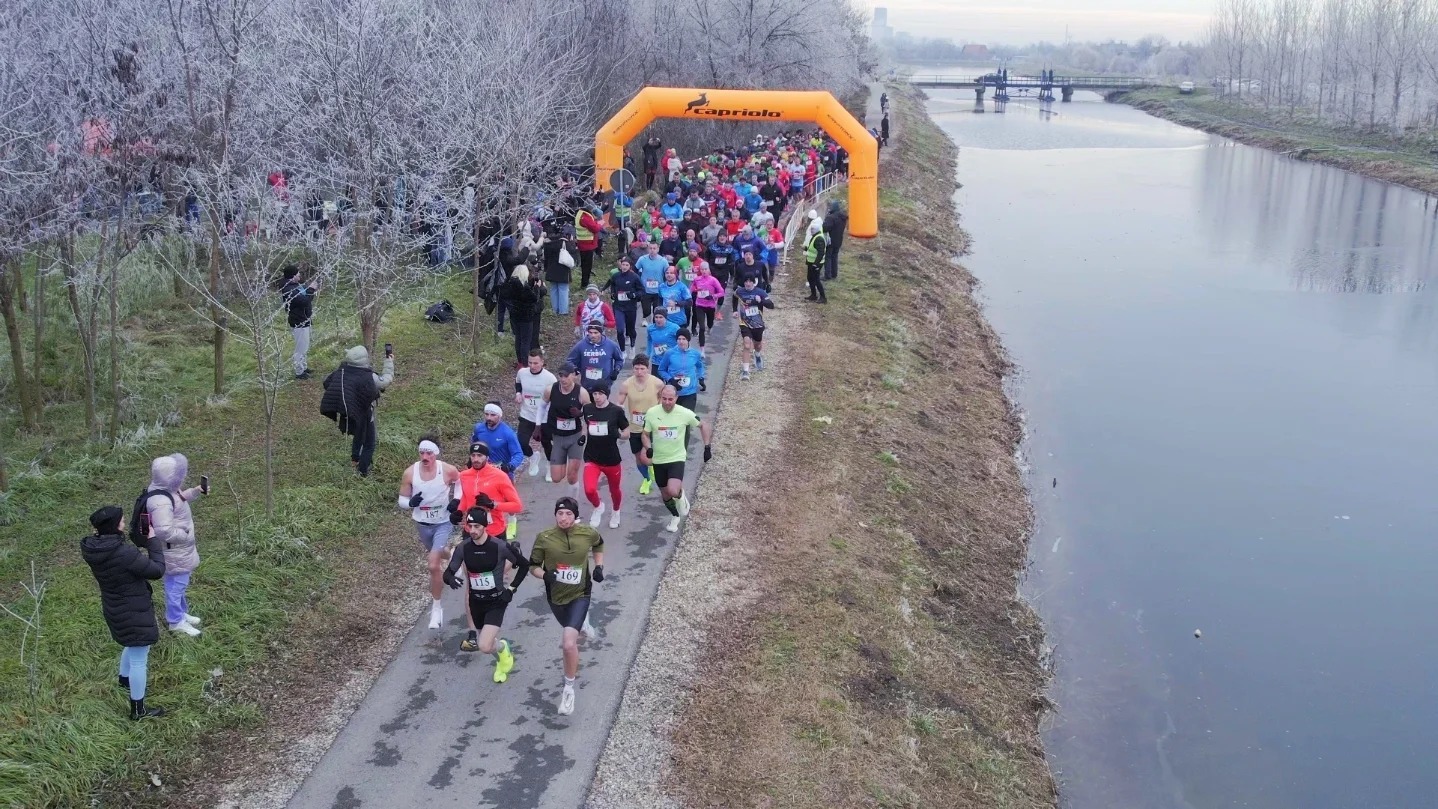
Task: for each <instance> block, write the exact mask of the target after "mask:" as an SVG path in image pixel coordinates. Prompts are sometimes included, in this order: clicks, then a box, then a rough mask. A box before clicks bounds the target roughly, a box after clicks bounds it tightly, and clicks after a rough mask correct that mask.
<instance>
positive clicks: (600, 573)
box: [593, 565, 604, 581]
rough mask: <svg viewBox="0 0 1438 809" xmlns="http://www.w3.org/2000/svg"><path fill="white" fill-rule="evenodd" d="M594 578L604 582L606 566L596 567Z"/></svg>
mask: <svg viewBox="0 0 1438 809" xmlns="http://www.w3.org/2000/svg"><path fill="white" fill-rule="evenodd" d="M593 578H594V580H595V581H604V565H595V566H594V574H593Z"/></svg>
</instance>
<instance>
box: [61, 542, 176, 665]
mask: <svg viewBox="0 0 1438 809" xmlns="http://www.w3.org/2000/svg"><path fill="white" fill-rule="evenodd" d="M148 542H149V545H148V547H145V548H137V547H135V546H134V545H133V544H131V543H130V541H129V540H127V539H125V537H124V536H123V535H121V534H105V535H103V536H88V537H85V538H84V539H82V540H80V555H81V556H82V557H83V558H84V559H85V563H86V564H88V565H89V566H90V572H92V573H94V574H95V581H97V582H99V584H100V609H101V611H102V612H103V613H104V615H105V623H106V624H107V625H109V627H110V637H112V638H114V639H115V642H116V643H118V644H120V645H121V646H149V645H150V644H152V643H154V642H155V641H157V640H159V639H160V626H159V624H157V623H156V622H155V600H154V595H153V592H154V591H153V590H152V589H151V588H150V580H152V579H158V578H160V577H161V576H163V575H165V543H163V542H157V541H155V540H148Z"/></svg>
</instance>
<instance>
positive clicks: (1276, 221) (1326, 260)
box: [1202, 138, 1438, 293]
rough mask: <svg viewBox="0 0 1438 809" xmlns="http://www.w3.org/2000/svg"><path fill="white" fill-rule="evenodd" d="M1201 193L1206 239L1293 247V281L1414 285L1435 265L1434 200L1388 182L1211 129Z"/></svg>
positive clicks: (1270, 250)
mask: <svg viewBox="0 0 1438 809" xmlns="http://www.w3.org/2000/svg"><path fill="white" fill-rule="evenodd" d="M1203 200H1204V204H1203V209H1202V211H1203V214H1204V216H1203V224H1204V235H1205V236H1206V237H1207V238H1208V239H1211V240H1213V241H1215V242H1217V243H1219V244H1221V245H1224V246H1226V247H1230V248H1233V249H1242V250H1249V249H1253V248H1257V249H1258V250H1259V251H1260V254H1261V255H1274V254H1275V253H1276V252H1277V251H1291V263H1290V267H1291V271H1292V275H1293V281H1294V286H1295V287H1296V288H1298V289H1301V290H1306V291H1315V292H1369V293H1389V292H1418V291H1420V290H1422V289H1423V287H1424V285H1425V283H1426V282H1427V280H1428V278H1429V276H1430V275H1431V274H1432V273H1433V271H1434V266H1433V262H1432V261H1431V257H1432V256H1434V255H1435V254H1438V253H1435V251H1438V205H1435V204H1434V202H1428V201H1426V200H1425V198H1424V197H1423V196H1422V195H1419V194H1416V193H1414V192H1412V191H1407V190H1405V189H1402V188H1399V187H1397V186H1393V185H1389V184H1388V183H1381V182H1378V181H1376V180H1370V179H1367V178H1365V177H1361V176H1359V175H1357V174H1351V173H1349V172H1344V171H1332V170H1315V169H1314V167H1313V166H1312V165H1310V164H1306V163H1299V162H1297V161H1293V160H1289V159H1287V158H1285V157H1282V156H1280V155H1278V154H1275V153H1273V152H1268V151H1264V150H1261V149H1251V148H1248V147H1245V146H1241V145H1239V144H1236V143H1233V142H1231V141H1225V140H1222V139H1219V138H1214V139H1213V142H1212V143H1211V144H1210V145H1209V147H1208V148H1207V149H1205V150H1204V170H1203Z"/></svg>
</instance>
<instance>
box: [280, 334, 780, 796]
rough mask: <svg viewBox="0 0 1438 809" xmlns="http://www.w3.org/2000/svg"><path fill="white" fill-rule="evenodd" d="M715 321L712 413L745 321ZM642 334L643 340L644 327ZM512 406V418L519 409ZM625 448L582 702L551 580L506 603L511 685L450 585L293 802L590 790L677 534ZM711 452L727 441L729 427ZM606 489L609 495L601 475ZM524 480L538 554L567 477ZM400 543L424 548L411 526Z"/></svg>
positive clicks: (697, 444)
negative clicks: (467, 646)
mask: <svg viewBox="0 0 1438 809" xmlns="http://www.w3.org/2000/svg"><path fill="white" fill-rule="evenodd" d="M715 326H716V328H715V332H716V334H713V335H711V336H710V340H709V352H710V366H709V368H708V369H707V376H708V386H709V390H708V392H705V393H700V394H699V405H698V410H699V414H700V416H701V417H705V416H707V417H712V416H713V415H714V413H715V410H716V408H717V406H718V402H719V397H720V395H721V393H722V389H723V385H724V381H725V378H726V377H727V376H728V373H727V371H728V363H729V360H730V357H731V355H732V350H733V347H734V345H735V344H736V343H737V342H738V326H737V320H736V319H735V318H733V317H732V316H730V315H729V314H728V312H727V310H726V311H725V319H724V321H723V322H722V323H717V324H715ZM639 339H640V344H641V346H642V345H643V342H644V330H643V329H642V328H641V329H639ZM696 345H697V343H696ZM554 356H555V357H556V360H555V361H554V362H551V365H552V366H557V365H559V364H560V361H559V360H558V354H557V352H556V353H555V355H554ZM627 373H628V372H627V371H626V372H625V375H627ZM622 378H623V377H622V376H621V379H622ZM762 379H763V376H762V373H761V374H756V379H755V382H756V383H760V384H762V382H760V380H762ZM746 384H747V383H746ZM616 390H617V388H616ZM505 416H506V420H507V421H508V422H510V424H511V425H512V424H514V422H515V414H514V413H511V412H510V408H509V407H506V408H505ZM695 432H697V430H696V431H695ZM621 447H622V450H621V451H622V453H623V455H624V459H625V463H624V480H623V490H624V503H623V509H622V514H623V524H622V525H621V527H619V528H617V529H611V528H609V527H608V519H609V515H608V513H606V514H605V517H604V520H605V521H604V522H603V523H601V524H600V528H599V531H600V533H601V534H602V535H603V537H604V573H605V579H604V581H603V582H602V583H598V584H595V585H594V590H593V601H592V606H591V609H590V613H589V614H590V621H591V622H592V623H593V624H594V625H595V626H596V627H597V628H598V630H599V633H600V636H599V638H598V639H597V640H596V641H593V642H590V641H586V640H584V639H583V638H582V637H581V640H580V671H579V680H578V686H577V689H576V690H577V696H576V701H575V709H574V713H573V714H572V715H570V716H560V715H559V714H558V712H557V710H556V708H557V705H558V701H559V692H560V686H561V684H562V682H563V671H562V669H561V663H560V651H559V637H560V630H559V625H558V624H557V623H556V622H555V620H554V618H553V616H552V615H551V614H550V611H549V606H548V604H547V603H546V601H545V598H544V586H543V584H542V583H541V582H539V581H538V580H537V579H528V580H526V582H525V583H524V584H523V585H522V586H521V587H520V589H519V592H518V594H517V595H516V596H515V599H514V602H513V603H512V604H511V606H510V608H509V610H508V612H507V614H506V615H505V626H504V628H503V630H502V632H501V636H502V637H505V638H508V639H509V640H510V642H511V644H512V647H513V650H514V655H515V666H514V670H513V671H512V672H511V673H510V675H509V680H508V682H505V683H503V684H498V683H495V682H493V680H492V679H491V677H492V675H493V671H494V669H493V657H492V656H491V655H487V654H483V653H481V652H472V653H471V652H462V651H460V649H459V644H460V641H462V640H463V639H464V637H465V632H466V625H465V610H466V608H467V606H466V600H465V595H464V591H463V590H450V589H448V588H446V590H445V594H444V619H445V620H444V628H443V629H440V630H433V629H429V628H428V624H429V605H428V603H426V605H425V607H424V610H423V613H422V614H421V615H420V616H418V617H417V619H416V622H415V626H414V628H413V629H412V630H410V633H409V635H408V636H407V637H406V638H405V640H404V643H403V644H402V645H401V646H400V649H399V652H398V653H397V654H396V656H395V659H394V660H392V661H391V662H390V664H389V665H388V666H387V667H386V668H385V670H384V672H383V673H382V674H381V675H380V677H379V679H378V680H377V681H376V682H375V684H374V686H373V687H372V688H371V689H370V691H369V693H368V694H366V695H365V698H364V700H363V701H362V702H361V703H360V705H359V707H358V708H357V709H356V710H355V712H354V715H353V716H351V717H350V720H349V722H348V724H346V726H345V727H344V729H342V730H341V731H340V733H339V735H338V737H337V738H336V739H335V742H334V744H333V745H332V746H331V747H330V749H329V751H328V752H327V753H326V754H325V756H324V758H323V759H321V760H320V762H319V763H318V764H317V765H316V766H315V768H314V769H313V770H312V771H311V772H310V774H309V776H308V777H306V778H305V781H304V783H303V784H302V785H301V786H300V788H299V790H298V791H297V792H296V793H295V795H294V796H293V797H292V798H291V799H290V801H289V804H288V805H289V806H290V807H293V808H294V809H313V808H314V807H333V809H360V807H373V808H374V809H380V808H381V807H383V808H384V809H391V807H449V806H454V807H461V806H462V807H466V809H469V808H471V807H487V806H503V807H506V809H527V808H528V807H536V808H542V809H551V808H553V809H559V807H563V808H564V809H574V807H579V806H580V805H581V804H582V803H583V802H584V798H585V794H586V793H587V792H588V789H589V784H590V782H591V781H592V780H593V777H594V771H595V767H596V766H597V764H598V760H599V755H600V753H601V752H602V751H603V750H604V743H605V740H606V739H607V738H608V736H609V729H610V726H611V725H612V724H613V720H614V716H615V713H616V712H617V711H618V709H619V703H620V698H621V696H622V694H623V693H624V685H625V681H626V680H627V679H628V676H629V669H630V664H631V663H632V662H633V660H634V656H635V655H636V654H637V653H638V651H639V645H640V642H641V641H642V640H643V638H644V632H645V627H646V625H647V624H648V620H649V606H650V603H651V602H652V601H653V599H654V594H655V592H656V591H657V590H658V587H659V580H660V577H661V575H662V574H663V572H664V567H665V565H666V564H667V563H668V561H669V557H670V556H671V554H672V553H673V551H674V547H675V544H676V542H677V541H678V537H679V535H678V534H670V533H667V532H665V531H664V523H665V522H666V521H667V520H668V519H669V513H668V511H666V510H665V508H664V504H663V502H662V501H661V500H660V498H659V494H658V487H655V490H654V492H652V493H651V494H649V495H648V496H641V495H639V494H638V493H637V492H638V488H639V483H640V480H639V474H638V472H637V471H635V469H634V466H633V463H632V460H631V459H630V457H629V451H628V449H627V442H622V443H621ZM536 451H539V450H537V449H536ZM714 451H715V452H716V453H722V452H723V451H724V434H723V433H722V432H720V433H719V434H718V438H717V440H716V441H715V442H714ZM702 452H703V442H702V441H701V440H700V437H699V436H697V435H696V436H694V437H693V439H692V441H691V443H690V460H689V463H688V465H687V467H686V469H685V484H686V487H687V490H688V492H689V496H690V499H691V501H692V500H695V499H696V496H695V480H696V478H697V477H698V474H699V471H700V468H701V467H702V466H703V463H702V460H701V458H702ZM451 460H453V459H451ZM395 487H396V489H398V487H399V481H398V480H396V481H395ZM599 488H600V496H601V498H602V499H603V501H604V502H605V504H606V507H607V505H608V490H607V488H606V486H605V483H604V480H603V478H601V479H600V486H599ZM518 489H519V494H520V497H521V498H522V499H523V500H524V504H525V511H524V512H523V514H522V516H521V519H520V523H519V526H520V528H519V541H520V544H521V545H523V547H524V550H525V552H526V553H528V552H529V549H530V548H531V547H533V545H534V537H535V535H536V534H537V533H538V532H539V531H542V530H544V529H545V528H548V527H550V526H552V525H553V524H554V514H553V509H554V501H555V499H557V498H558V497H561V496H563V495H565V494H568V493H569V487H568V485H567V484H560V483H545V482H544V477H543V476H539V477H529V476H528V474H524V473H521V476H520V478H519V480H518ZM581 506H582V511H583V514H582V515H581V516H580V519H583V520H587V519H588V518H589V514H590V508H589V504H588V502H586V501H583V500H582V499H581ZM682 530H683V527H682V526H681V531H682ZM394 541H395V542H405V543H409V544H411V545H414V547H415V551H416V553H418V552H419V546H418V545H417V544H416V543H415V539H414V537H413V536H397V537H395V538H394Z"/></svg>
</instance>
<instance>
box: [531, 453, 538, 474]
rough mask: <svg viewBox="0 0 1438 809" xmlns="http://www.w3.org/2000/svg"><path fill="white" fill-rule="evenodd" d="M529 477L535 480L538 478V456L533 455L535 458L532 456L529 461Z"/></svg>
mask: <svg viewBox="0 0 1438 809" xmlns="http://www.w3.org/2000/svg"><path fill="white" fill-rule="evenodd" d="M529 476H530V477H532V478H537V477H539V456H538V455H535V456H533V457H531V458H530V459H529Z"/></svg>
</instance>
